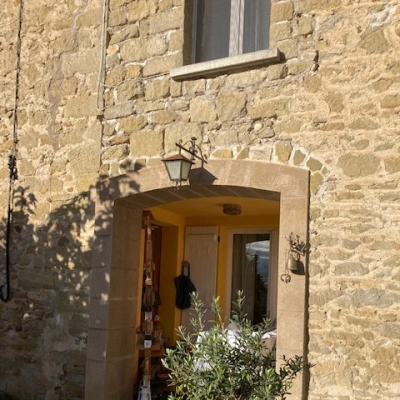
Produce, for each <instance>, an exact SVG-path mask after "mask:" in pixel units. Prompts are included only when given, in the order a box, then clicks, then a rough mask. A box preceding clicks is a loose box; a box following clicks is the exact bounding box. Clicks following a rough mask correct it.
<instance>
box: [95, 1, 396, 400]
mask: <svg viewBox="0 0 400 400" xmlns="http://www.w3.org/2000/svg"><path fill="white" fill-rule="evenodd" d="M182 6H183V1H172V0H171V1H162V2H159V3H158V4H157V5H155V4H154V2H146V1H136V2H133V3H132V2H129V1H124V0H120V1H115V2H113V3H112V4H111V7H110V19H109V32H110V38H111V39H110V42H109V47H108V51H107V54H108V56H107V78H106V85H107V86H106V88H105V101H106V112H105V130H104V137H103V153H102V173H103V174H106V175H118V174H120V173H123V172H124V171H126V169H134V168H139V167H142V166H151V165H154V164H156V163H159V162H160V159H161V158H162V157H163V155H164V154H169V153H172V152H174V149H175V142H176V141H177V140H178V139H180V138H181V139H183V141H184V142H185V141H187V140H188V139H189V138H190V137H191V136H196V137H197V138H198V139H199V141H200V143H201V148H202V152H203V154H204V155H205V156H207V157H209V158H215V159H252V160H263V161H270V162H274V163H285V164H289V165H296V166H299V167H303V168H307V169H309V170H310V171H311V188H310V191H311V209H310V232H311V235H310V241H311V246H312V247H311V253H310V260H309V261H310V282H309V291H310V297H309V303H310V306H309V335H310V338H309V358H310V361H311V362H312V363H314V364H315V367H314V368H313V369H312V371H311V382H310V394H309V398H310V399H325V398H326V399H343V400H344V399H355V398H374V399H377V398H380V399H388V398H396V397H398V396H399V395H400V380H399V372H400V365H399V362H398V360H396V358H395V354H396V351H397V350H396V349H398V346H399V341H400V337H399V334H398V331H399V327H400V323H399V300H400V298H399V291H398V289H399V278H400V265H399V259H400V258H399V256H398V251H399V248H400V244H399V242H398V235H399V228H398V227H399V220H400V204H399V198H400V197H399V196H400V188H399V184H398V181H399V176H400V159H399V150H400V147H399V141H398V139H399V135H400V132H399V128H400V123H399V111H400V96H399V94H398V93H399V89H400V83H399V82H400V29H399V21H400V8H399V7H398V4H397V2H396V1H373V2H372V1H362V0H360V1H357V2H354V1H345V0H342V1H341V0H325V1H320V0H319V1H315V0H309V1H274V2H273V8H272V17H271V19H272V26H271V38H272V41H273V43H272V46H276V47H278V49H279V50H280V51H281V52H282V54H283V58H284V61H282V62H280V63H277V64H275V65H271V66H269V67H264V68H257V69H254V70H250V71H245V72H240V73H234V74H228V75H227V74H222V75H220V76H217V77H214V78H207V79H204V78H199V79H192V80H187V81H174V80H171V79H170V78H169V71H170V69H171V68H173V67H177V66H181V65H182V59H183V58H184V54H182V49H183V48H184V43H183V42H184V35H183V32H182V23H183V7H182ZM128 88H129V90H127V89H128ZM127 93H129V94H127Z"/></svg>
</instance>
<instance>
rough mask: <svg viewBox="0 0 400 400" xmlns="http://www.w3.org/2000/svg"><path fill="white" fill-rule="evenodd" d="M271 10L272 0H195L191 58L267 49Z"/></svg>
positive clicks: (215, 57) (196, 58)
mask: <svg viewBox="0 0 400 400" xmlns="http://www.w3.org/2000/svg"><path fill="white" fill-rule="evenodd" d="M270 9H271V6H270V0H218V1H213V0H196V1H195V4H194V18H193V21H194V24H193V28H194V31H193V38H194V42H193V59H192V61H193V62H194V63H198V62H202V61H210V60H215V59H218V58H224V57H232V56H236V55H240V54H245V53H250V52H254V51H258V50H264V49H267V48H268V46H269V27H270Z"/></svg>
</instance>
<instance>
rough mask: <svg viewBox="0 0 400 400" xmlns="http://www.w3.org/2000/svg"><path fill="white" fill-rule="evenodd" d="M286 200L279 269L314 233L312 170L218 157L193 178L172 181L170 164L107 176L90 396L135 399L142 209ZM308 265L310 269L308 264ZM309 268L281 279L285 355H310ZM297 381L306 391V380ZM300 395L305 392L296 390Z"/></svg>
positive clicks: (97, 198)
mask: <svg viewBox="0 0 400 400" xmlns="http://www.w3.org/2000/svg"><path fill="white" fill-rule="evenodd" d="M227 193H229V195H230V196H237V197H248V198H255V197H256V198H263V199H274V200H277V199H278V200H279V201H280V220H279V249H278V253H279V261H278V274H279V275H280V274H283V273H284V272H285V254H286V251H287V249H288V242H287V238H288V237H289V235H290V234H291V233H292V232H293V233H295V234H296V235H298V236H300V237H301V238H304V239H305V240H306V238H307V236H308V205H309V173H308V171H307V170H304V169H300V168H294V167H289V166H285V165H277V164H270V163H263V162H255V161H233V160H232V161H221V160H211V161H209V162H208V164H207V166H206V168H205V169H200V168H199V169H197V170H194V171H193V173H192V177H191V181H190V185H188V186H185V187H183V188H182V189H181V190H178V191H177V190H175V189H174V188H171V186H170V184H169V181H168V177H167V174H166V172H165V169H164V167H163V166H160V167H155V168H148V169H143V170H140V171H138V172H132V173H130V174H127V175H123V176H119V177H115V178H112V179H109V180H107V181H102V182H100V183H99V185H98V187H97V189H96V190H95V191H93V193H92V195H93V201H94V205H95V241H94V247H93V269H92V277H91V304H90V322H89V324H90V325H89V339H88V348H87V369H86V392H85V393H86V394H85V397H86V399H87V400H95V399H96V400H98V399H121V400H122V399H129V400H130V399H132V390H133V365H134V357H135V340H132V338H134V337H135V329H136V323H137V315H138V312H139V306H138V305H139V304H140V297H139V295H138V294H139V293H140V291H139V286H140V284H141V283H140V282H139V281H140V279H139V277H140V270H141V268H142V266H141V265H140V244H141V226H142V211H143V210H144V209H147V208H149V207H154V206H158V205H161V204H165V203H170V202H175V201H179V200H189V199H193V198H199V197H208V196H224V195H227ZM306 271H307V268H306ZM306 285H307V274H305V275H293V277H292V279H291V282H290V283H285V282H283V281H279V283H278V307H277V313H278V332H279V342H278V349H277V352H278V354H277V357H278V358H280V357H281V356H282V355H283V354H285V355H286V356H289V357H290V356H293V355H295V354H302V355H306V354H305V341H306V321H305V314H306V313H305V310H306V293H307V290H306ZM297 386H298V387H297V388H295V390H296V392H297V393H298V394H300V393H303V395H304V393H305V387H306V385H305V379H304V380H303V383H302V384H301V383H300V384H298V385H297ZM296 398H300V396H298V397H296Z"/></svg>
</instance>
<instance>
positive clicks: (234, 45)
mask: <svg viewBox="0 0 400 400" xmlns="http://www.w3.org/2000/svg"><path fill="white" fill-rule="evenodd" d="M213 1H216V0H213ZM244 3H245V0H232V3H231V19H230V26H231V27H232V26H236V27H237V29H236V30H234V29H232V28H231V29H230V39H229V57H224V58H219V59H215V60H211V61H204V62H198V63H195V57H196V56H195V52H194V51H193V52H192V59H191V62H192V64H190V65H185V66H182V67H178V68H174V69H172V70H171V72H170V75H171V78H173V79H175V80H181V79H190V78H197V77H203V76H209V75H213V74H219V73H221V72H231V71H234V70H238V69H243V68H252V67H257V66H261V65H268V64H272V63H275V62H277V61H279V60H280V52H279V50H278V49H276V48H269V49H265V50H259V51H255V52H251V53H245V54H242V51H243V35H244V6H245V4H244ZM194 10H197V0H194ZM196 20H197V19H196V17H194V21H196ZM192 28H193V29H192V41H193V43H196V41H197V38H196V32H197V27H196V23H195V22H194V24H193V26H192Z"/></svg>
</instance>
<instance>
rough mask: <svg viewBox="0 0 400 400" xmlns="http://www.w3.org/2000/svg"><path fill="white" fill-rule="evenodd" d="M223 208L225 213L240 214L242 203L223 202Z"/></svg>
mask: <svg viewBox="0 0 400 400" xmlns="http://www.w3.org/2000/svg"><path fill="white" fill-rule="evenodd" d="M222 210H223V212H224V214H225V215H240V214H241V213H242V206H241V205H240V204H223V205H222Z"/></svg>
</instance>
